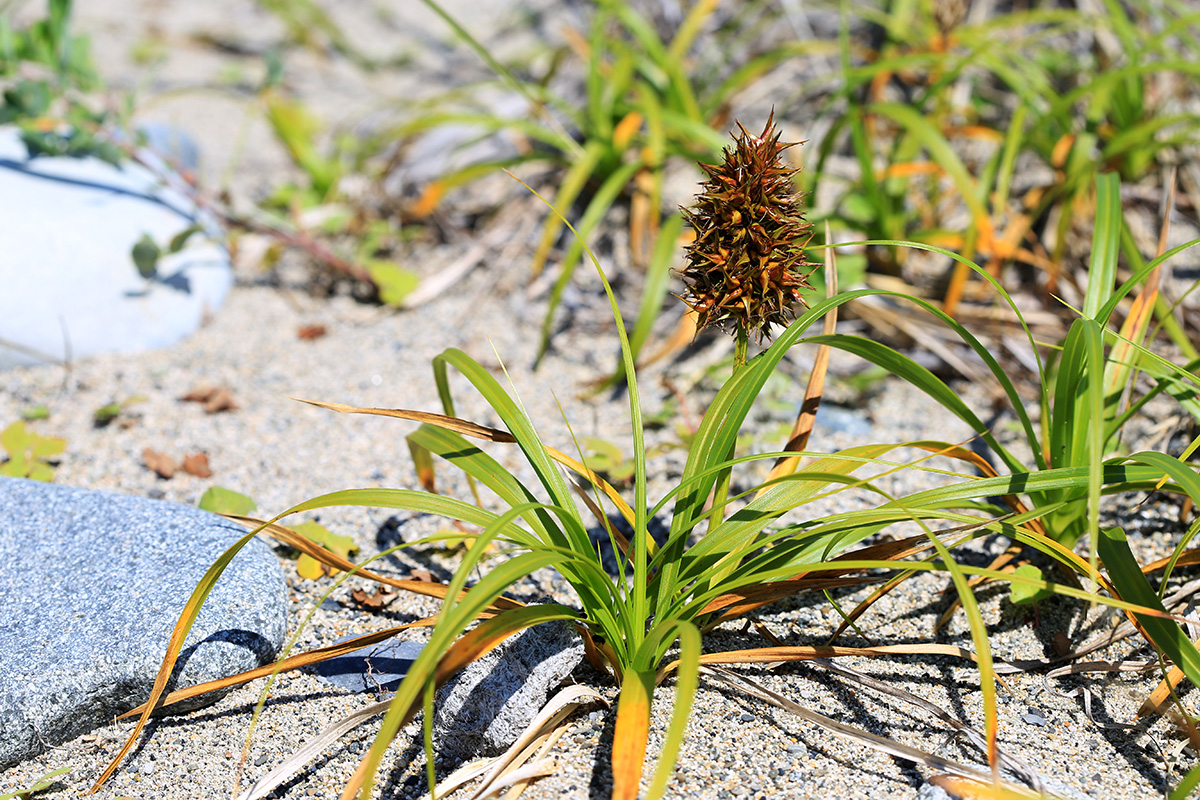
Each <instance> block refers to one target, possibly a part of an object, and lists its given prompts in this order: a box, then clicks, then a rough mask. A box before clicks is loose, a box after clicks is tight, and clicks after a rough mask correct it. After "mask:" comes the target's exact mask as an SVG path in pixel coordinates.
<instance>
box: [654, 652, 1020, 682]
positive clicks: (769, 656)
mask: <svg viewBox="0 0 1200 800" xmlns="http://www.w3.org/2000/svg"><path fill="white" fill-rule="evenodd" d="M895 655H931V656H955V657H956V658H962V659H966V660H967V661H972V662H974V661H976V660H977V659H976V656H975V654H974V653H973V652H971V651H970V650H968V649H967V648H965V647H958V646H957V645H952V644H885V645H878V646H875V647H842V646H838V645H826V644H818V645H790V646H786V647H758V648H754V649H750V650H726V651H724V652H720V653H705V654H704V655H702V656H700V663H701V664H772V663H775V662H780V661H811V660H812V659H815V658H844V657H846V656H867V657H880V656H895ZM996 664H997V670H996V671H997V672H1002V671H1015V670H1001V669H1000V667H1001V666H1003V665H1004V664H1005V662H1002V661H997V662H996ZM678 666H679V662H678V661H672V662H671V663H669V664H667V665H666V666H665V667H663V668H662V669H660V670H659V671H658V679H659V681H660V682H661V680H662V679H663V677H664V676H666V675H667V674H669V673H670V672H672V671H674V670H675V669H676V668H677V667H678Z"/></svg>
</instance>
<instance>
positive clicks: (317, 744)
mask: <svg viewBox="0 0 1200 800" xmlns="http://www.w3.org/2000/svg"><path fill="white" fill-rule="evenodd" d="M391 702H392V701H391V700H384V701H382V702H379V703H372V704H371V705H369V706H367V707H366V708H362V709H359V710H358V711H355V712H354V713H353V714H350V715H349V716H346V717H343V718H342V719H340V720H338V721H337V722H335V723H333V724H332V725H330V726H329V727H328V728H326V729H325V730H323V731H321V732H320V733H318V734H317V735H316V736H315V737H314V738H313V739H312V740H311V741H309V742H308V743H307V744H305V745H304V746H303V747H301V748H300V749H299V750H297V751H296V752H295V753H293V754H292V755H290V756H288V757H287V758H286V759H284V760H283V763H282V764H280V765H279V766H277V767H275V769H273V770H271V771H270V772H268V773H267V774H266V775H264V776H262V777H261V778H259V779H258V780H257V781H256V782H255V783H254V785H253V786H251V787H250V788H249V789H247V790H246V791H244V792H242V793H241V794H240V795H238V798H237V800H260V798H262V797H266V796H267V795H268V794H270V793H271V792H272V791H273V790H274V789H275V788H276V787H277V786H279V785H280V784H282V783H284V782H285V781H287V780H289V779H290V778H291V777H292V776H293V775H296V774H297V773H299V772H300V770H302V769H304V766H305V765H306V764H307V763H308V762H310V761H312V760H313V759H314V758H316V757H317V756H319V755H320V754H321V753H322V752H323V751H324V750H325V748H327V747H329V745H331V744H333V743H334V742H336V741H337V740H338V739H340V738H342V736H344V735H346V734H347V733H349V732H350V731H352V730H353V729H355V728H357V727H358V726H359V725H361V724H362V723H364V722H366V721H367V720H369V719H370V718H371V717H375V716H378V715H380V714H382V713H383V712H385V711H387V709H388V706H389V705H391Z"/></svg>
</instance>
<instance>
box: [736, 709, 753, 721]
mask: <svg viewBox="0 0 1200 800" xmlns="http://www.w3.org/2000/svg"><path fill="white" fill-rule="evenodd" d="M738 719H740V720H741V721H742V722H753V721H754V715H753V714H751V713H750V712H748V711H743V712H742V714H741V716H739V717H738Z"/></svg>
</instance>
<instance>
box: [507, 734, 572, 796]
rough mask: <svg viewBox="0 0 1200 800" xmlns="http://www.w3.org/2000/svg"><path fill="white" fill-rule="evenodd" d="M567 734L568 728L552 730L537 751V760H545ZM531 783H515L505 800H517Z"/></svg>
mask: <svg viewBox="0 0 1200 800" xmlns="http://www.w3.org/2000/svg"><path fill="white" fill-rule="evenodd" d="M566 732H567V726H566V725H559V726H558V727H557V728H555V729H554V730H552V731H551V732H550V734H549V735H548V736H546V737H544V740H543V741H542V746H541V747H540V748H538V751H537V756H536V757H537V759H538V760H539V761H540V760H542V759H543V758H545V756H546V754H547V753H549V752H550V751H551V750H553V749H554V746H555V745H556V744H558V740H559V739H561V738H562V737H563V736H564V735H565V734H566ZM531 783H532V781H531V780H528V779H522V780H520V781H514V782H513V784H512V786H510V787H509V790H508V793H507V794H505V795H504V800H517V798H518V797H520V796H521V795H522V794H524V792H525V790H526V789H528V788H529V785H530V784H531Z"/></svg>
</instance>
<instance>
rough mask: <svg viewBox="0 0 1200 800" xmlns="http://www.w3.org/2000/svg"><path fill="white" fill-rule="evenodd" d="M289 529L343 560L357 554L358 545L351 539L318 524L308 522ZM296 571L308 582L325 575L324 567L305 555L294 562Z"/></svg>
mask: <svg viewBox="0 0 1200 800" xmlns="http://www.w3.org/2000/svg"><path fill="white" fill-rule="evenodd" d="M291 528H292V530H294V531H295V532H296V533H298V534H300V535H301V536H304V537H306V538H308V539H311V540H312V541H313V542H315V543H317V544H319V545H321V546H322V547H324V548H325V549H326V550H330V551H332V552H334V553H337V554H338V555H340V556H342V557H344V558H349V557H350V554H351V553H357V552H358V545H356V544H355V543H354V540H353V539H351V538H350V537H349V536H339V535H338V534H336V533H334V532H332V531H331V530H329V529H328V528H326V527H325V526H324V525H322V524H321V523H319V522H312V521H311V520H310V521H308V522H301V523H299V524H296V525H292V526H291ZM296 570H297V571H298V572H299V573H300V577H302V578H308V579H309V580H310V581H315V580H316V579H318V578H320V577H322V576H323V575H325V567H324V566H323V565H322V564H321V562H320V561H318V560H317V559H315V558H313V557H312V556H310V555H308V554H307V553H304V554H302V555H301V556H300V559H299V560H298V561H297V562H296Z"/></svg>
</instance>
